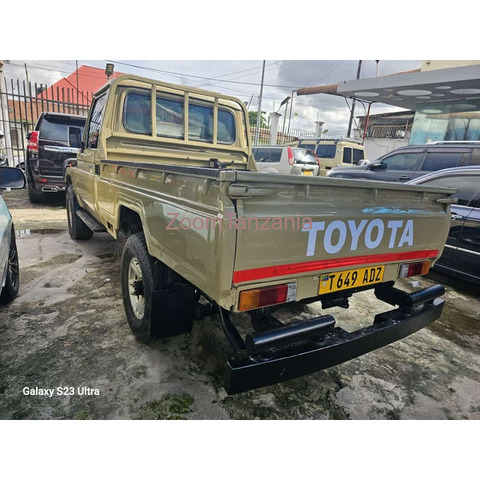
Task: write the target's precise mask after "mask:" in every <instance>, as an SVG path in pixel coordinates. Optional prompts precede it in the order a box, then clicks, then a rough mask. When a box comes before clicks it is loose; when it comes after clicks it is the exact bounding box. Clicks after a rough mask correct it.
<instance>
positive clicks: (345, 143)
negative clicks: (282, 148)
mask: <svg viewBox="0 0 480 480" xmlns="http://www.w3.org/2000/svg"><path fill="white" fill-rule="evenodd" d="M298 147H299V148H306V149H309V150H313V151H314V152H315V155H316V157H317V158H318V161H319V162H320V175H322V176H324V175H327V174H328V172H330V171H331V170H332V168H335V167H345V166H346V167H351V166H352V165H359V164H360V163H361V162H363V161H364V160H365V147H364V146H363V145H360V144H359V143H356V142H354V141H353V140H351V139H348V138H345V139H344V138H340V139H336V140H327V139H325V138H306V139H303V140H300V141H299V142H298Z"/></svg>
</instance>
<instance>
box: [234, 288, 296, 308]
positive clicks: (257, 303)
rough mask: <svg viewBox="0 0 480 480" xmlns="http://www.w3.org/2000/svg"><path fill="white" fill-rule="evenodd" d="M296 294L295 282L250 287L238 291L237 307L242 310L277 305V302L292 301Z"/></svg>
mask: <svg viewBox="0 0 480 480" xmlns="http://www.w3.org/2000/svg"><path fill="white" fill-rule="evenodd" d="M296 295H297V284H296V283H285V284H283V285H273V286H271V287H262V288H252V289H251V290H243V292H240V299H239V301H238V309H239V310H240V311H242V312H245V311H247V310H253V309H255V308H261V307H267V306H269V305H277V304H279V303H285V302H292V301H293V300H295V298H296Z"/></svg>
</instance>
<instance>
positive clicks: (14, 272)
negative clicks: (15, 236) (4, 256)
mask: <svg viewBox="0 0 480 480" xmlns="http://www.w3.org/2000/svg"><path fill="white" fill-rule="evenodd" d="M8 275H9V277H10V282H11V284H12V287H13V288H14V289H15V290H16V289H17V287H18V278H19V268H18V255H17V247H16V245H15V242H14V241H13V242H11V244H10V251H9V255H8Z"/></svg>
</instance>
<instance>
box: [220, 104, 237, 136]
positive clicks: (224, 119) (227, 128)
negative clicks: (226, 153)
mask: <svg viewBox="0 0 480 480" xmlns="http://www.w3.org/2000/svg"><path fill="white" fill-rule="evenodd" d="M235 140H236V135H235V117H234V116H233V114H232V112H229V111H227V110H221V109H219V110H218V131H217V142H218V143H226V144H231V143H234V142H235Z"/></svg>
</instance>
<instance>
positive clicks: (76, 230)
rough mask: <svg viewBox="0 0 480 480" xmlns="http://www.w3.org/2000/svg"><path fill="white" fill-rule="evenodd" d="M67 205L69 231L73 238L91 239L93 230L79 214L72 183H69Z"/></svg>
mask: <svg viewBox="0 0 480 480" xmlns="http://www.w3.org/2000/svg"><path fill="white" fill-rule="evenodd" d="M66 206H67V218H68V233H69V234H70V237H72V239H73V240H89V239H90V238H92V235H93V232H92V231H91V230H90V229H89V228H88V227H87V226H86V225H85V223H84V222H83V220H82V219H81V218H80V217H79V216H78V215H77V210H78V208H79V207H78V203H77V199H76V198H75V193H74V191H73V187H72V185H68V187H67V192H66Z"/></svg>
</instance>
